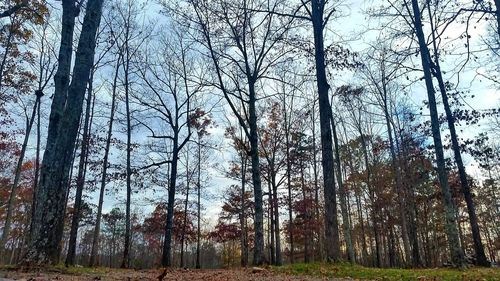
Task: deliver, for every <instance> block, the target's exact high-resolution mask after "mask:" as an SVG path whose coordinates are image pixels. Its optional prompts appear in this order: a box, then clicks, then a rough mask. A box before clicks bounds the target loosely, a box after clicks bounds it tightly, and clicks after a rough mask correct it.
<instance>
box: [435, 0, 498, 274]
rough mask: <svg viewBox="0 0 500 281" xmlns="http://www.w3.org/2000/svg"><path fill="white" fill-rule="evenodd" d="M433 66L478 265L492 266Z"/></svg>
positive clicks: (438, 70)
mask: <svg viewBox="0 0 500 281" xmlns="http://www.w3.org/2000/svg"><path fill="white" fill-rule="evenodd" d="M496 1H499V0H496ZM434 54H435V55H436V54H437V52H436V50H434ZM433 66H434V76H435V77H436V79H437V81H438V85H439V90H440V92H441V98H442V99H443V107H444V111H445V112H446V121H447V123H448V129H449V130H450V138H451V147H452V149H453V155H454V156H455V162H456V163H457V168H458V174H459V177H460V186H461V188H462V193H463V194H464V198H465V203H466V205H467V212H468V214H469V223H470V227H471V231H472V239H473V241H474V250H475V253H476V264H477V265H479V266H490V263H489V262H488V259H487V258H486V254H485V253H484V246H483V242H482V241H481V233H480V230H479V224H478V222H477V215H476V207H475V204H474V200H472V192H471V190H470V185H469V181H468V179H467V173H466V171H465V167H464V162H463V160H462V155H461V153H460V144H459V143H458V136H457V131H456V129H455V117H454V116H453V112H451V108H450V104H449V102H448V95H447V93H446V87H445V84H444V80H443V76H442V72H441V68H440V66H439V61H438V60H437V59H435V61H434V65H433Z"/></svg>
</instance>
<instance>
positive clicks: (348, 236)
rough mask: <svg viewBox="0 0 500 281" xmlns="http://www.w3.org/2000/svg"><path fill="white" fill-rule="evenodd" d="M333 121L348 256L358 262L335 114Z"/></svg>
mask: <svg viewBox="0 0 500 281" xmlns="http://www.w3.org/2000/svg"><path fill="white" fill-rule="evenodd" d="M330 119H331V122H332V132H333V142H334V147H335V163H336V164H337V184H338V186H339V195H340V210H341V212H342V221H343V224H342V226H343V230H344V239H345V243H346V247H347V257H348V259H349V261H350V262H356V257H355V256H354V248H353V245H352V238H351V225H350V224H349V214H348V213H347V202H346V201H347V193H346V191H345V187H344V185H343V183H342V170H341V164H340V152H339V142H338V138H337V129H336V126H335V121H334V120H333V115H331V118H330Z"/></svg>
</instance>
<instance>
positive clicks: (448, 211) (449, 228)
mask: <svg viewBox="0 0 500 281" xmlns="http://www.w3.org/2000/svg"><path fill="white" fill-rule="evenodd" d="M412 9H413V16H414V20H415V33H416V36H417V39H418V43H419V47H420V57H421V60H422V68H423V71H424V79H425V84H426V87H427V96H428V99H429V101H428V102H429V111H430V115H431V126H432V136H433V139H434V148H435V152H436V163H437V173H438V178H439V183H440V187H441V192H442V196H443V203H444V211H445V214H444V215H445V230H446V235H447V237H448V244H449V248H450V253H451V261H452V263H453V264H454V266H457V267H462V266H463V265H464V263H465V260H464V254H463V251H462V249H461V247H460V242H459V238H458V229H457V222H456V217H455V204H454V202H453V199H452V197H451V192H450V188H449V184H448V175H447V172H446V167H445V159H444V152H443V144H442V141H441V130H440V126H439V116H438V111H437V106H436V97H435V90H434V85H433V83H432V74H431V65H432V61H431V56H430V53H429V49H428V47H427V44H426V41H425V35H424V32H423V29H422V19H421V14H420V8H419V6H418V1H417V0H412Z"/></svg>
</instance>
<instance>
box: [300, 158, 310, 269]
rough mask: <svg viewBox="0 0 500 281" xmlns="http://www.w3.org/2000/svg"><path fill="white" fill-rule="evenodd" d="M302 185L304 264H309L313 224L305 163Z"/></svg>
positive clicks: (301, 167)
mask: <svg viewBox="0 0 500 281" xmlns="http://www.w3.org/2000/svg"><path fill="white" fill-rule="evenodd" d="M299 165H300V185H301V187H302V188H301V189H302V200H304V214H303V216H304V217H303V220H304V226H303V229H302V231H303V232H304V263H309V261H310V260H309V241H310V240H311V232H310V230H309V229H310V227H309V225H310V224H311V216H310V215H309V208H308V207H307V194H306V183H305V179H304V163H303V162H300V163H299Z"/></svg>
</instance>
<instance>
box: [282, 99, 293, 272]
mask: <svg viewBox="0 0 500 281" xmlns="http://www.w3.org/2000/svg"><path fill="white" fill-rule="evenodd" d="M283 103H285V98H284V99H283ZM283 119H284V120H285V146H286V181H287V189H288V198H287V199H288V236H289V238H290V263H292V264H293V263H294V256H295V247H294V240H293V238H294V237H293V232H294V229H293V210H292V175H291V174H292V160H291V158H290V122H289V120H288V118H287V109H286V106H285V105H283Z"/></svg>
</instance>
